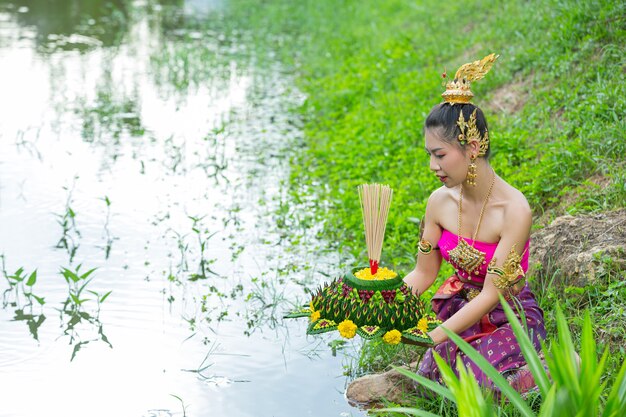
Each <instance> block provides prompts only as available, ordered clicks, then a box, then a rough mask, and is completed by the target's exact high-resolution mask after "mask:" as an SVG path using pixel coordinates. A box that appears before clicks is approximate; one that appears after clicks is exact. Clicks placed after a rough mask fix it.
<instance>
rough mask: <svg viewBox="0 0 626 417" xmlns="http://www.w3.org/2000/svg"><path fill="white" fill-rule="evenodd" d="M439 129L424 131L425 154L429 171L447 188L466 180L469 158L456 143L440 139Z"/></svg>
mask: <svg viewBox="0 0 626 417" xmlns="http://www.w3.org/2000/svg"><path fill="white" fill-rule="evenodd" d="M441 131H442V130H441V129H426V134H425V139H426V140H425V142H426V143H425V145H426V152H427V153H428V155H429V156H430V169H431V171H433V172H434V173H435V175H437V177H439V180H440V181H441V182H442V183H443V185H445V186H446V187H448V188H452V187H456V186H457V185H459V184H462V183H463V182H464V181H465V179H466V178H467V168H468V166H469V162H470V161H469V157H468V156H466V155H465V154H464V153H463V151H462V150H461V148H460V147H459V146H458V145H457V144H456V143H449V142H446V141H445V140H443V139H441V137H442V136H441Z"/></svg>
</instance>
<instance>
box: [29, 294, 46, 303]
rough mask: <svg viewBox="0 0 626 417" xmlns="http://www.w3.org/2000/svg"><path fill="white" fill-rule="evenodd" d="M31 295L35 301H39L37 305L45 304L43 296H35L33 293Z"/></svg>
mask: <svg viewBox="0 0 626 417" xmlns="http://www.w3.org/2000/svg"><path fill="white" fill-rule="evenodd" d="M31 296H32V297H33V298H34V299H35V300H37V302H38V303H39V305H44V304H46V301H45V299H44V297H37V296H36V295H35V294H31Z"/></svg>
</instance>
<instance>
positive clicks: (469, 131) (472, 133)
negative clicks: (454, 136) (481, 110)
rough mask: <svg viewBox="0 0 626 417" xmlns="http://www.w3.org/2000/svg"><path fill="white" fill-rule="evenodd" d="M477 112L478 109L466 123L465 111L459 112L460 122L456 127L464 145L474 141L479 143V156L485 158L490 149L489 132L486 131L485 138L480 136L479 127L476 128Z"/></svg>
mask: <svg viewBox="0 0 626 417" xmlns="http://www.w3.org/2000/svg"><path fill="white" fill-rule="evenodd" d="M476 110H478V109H474V111H473V112H472V114H471V115H470V118H469V120H468V121H467V122H466V121H465V116H463V111H461V112H459V120H457V122H456V125H457V126H458V127H459V130H460V131H461V133H460V134H459V137H458V139H459V142H461V144H462V145H465V144H466V143H467V142H470V141H472V140H476V141H478V145H479V149H478V156H485V154H486V153H487V149H489V131H487V130H485V135H484V136H482V135H481V134H480V131H479V130H478V127H476Z"/></svg>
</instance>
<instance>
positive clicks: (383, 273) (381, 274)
mask: <svg viewBox="0 0 626 417" xmlns="http://www.w3.org/2000/svg"><path fill="white" fill-rule="evenodd" d="M354 276H355V277H357V278H358V279H364V280H368V281H370V280H380V281H382V280H385V279H392V278H395V277H397V276H398V274H397V273H396V272H394V271H392V270H391V269H389V268H386V267H382V268H378V271H377V272H376V273H375V274H374V275H372V271H371V270H370V268H363V269H361V270H359V271H356V272H355V273H354Z"/></svg>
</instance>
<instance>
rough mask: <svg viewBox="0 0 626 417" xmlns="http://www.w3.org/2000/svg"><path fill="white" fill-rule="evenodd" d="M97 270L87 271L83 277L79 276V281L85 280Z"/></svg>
mask: <svg viewBox="0 0 626 417" xmlns="http://www.w3.org/2000/svg"><path fill="white" fill-rule="evenodd" d="M96 269H98V268H92V269H90V270H89V271H87V272H85V273H84V274H83V275H81V276H80V279H86V278H87V277H88V276H89V275H91V274H92V273H93V271H95V270H96Z"/></svg>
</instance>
